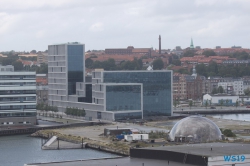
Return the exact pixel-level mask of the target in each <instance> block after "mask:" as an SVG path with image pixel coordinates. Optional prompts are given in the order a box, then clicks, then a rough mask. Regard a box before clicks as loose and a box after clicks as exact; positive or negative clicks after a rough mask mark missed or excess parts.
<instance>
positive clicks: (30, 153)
mask: <svg viewBox="0 0 250 166" xmlns="http://www.w3.org/2000/svg"><path fill="white" fill-rule="evenodd" d="M115 156H116V155H114V154H110V153H106V152H101V151H97V150H92V149H70V150H42V149H41V139H40V138H34V137H29V136H28V135H15V136H2V137H0V166H23V165H24V164H27V163H44V162H55V161H67V160H79V159H92V158H103V157H115Z"/></svg>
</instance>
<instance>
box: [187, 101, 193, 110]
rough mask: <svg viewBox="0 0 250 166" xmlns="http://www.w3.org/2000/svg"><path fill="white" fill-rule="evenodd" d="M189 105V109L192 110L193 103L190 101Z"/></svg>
mask: <svg viewBox="0 0 250 166" xmlns="http://www.w3.org/2000/svg"><path fill="white" fill-rule="evenodd" d="M188 105H189V108H190V109H191V107H192V106H193V101H192V100H190V101H189V103H188Z"/></svg>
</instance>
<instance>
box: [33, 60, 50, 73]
mask: <svg viewBox="0 0 250 166" xmlns="http://www.w3.org/2000/svg"><path fill="white" fill-rule="evenodd" d="M31 71H36V73H38V74H48V64H45V63H43V64H41V66H40V67H38V66H34V65H33V66H32V68H31Z"/></svg>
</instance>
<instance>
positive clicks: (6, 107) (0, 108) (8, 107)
mask: <svg viewBox="0 0 250 166" xmlns="http://www.w3.org/2000/svg"><path fill="white" fill-rule="evenodd" d="M35 108H36V105H12V106H9V105H8V106H0V110H6V109H8V110H11V109H35Z"/></svg>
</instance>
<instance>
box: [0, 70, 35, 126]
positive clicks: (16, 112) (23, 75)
mask: <svg viewBox="0 0 250 166" xmlns="http://www.w3.org/2000/svg"><path fill="white" fill-rule="evenodd" d="M20 124H32V125H35V124H36V73H35V72H14V67H13V66H10V65H9V66H1V65H0V126H1V125H20Z"/></svg>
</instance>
